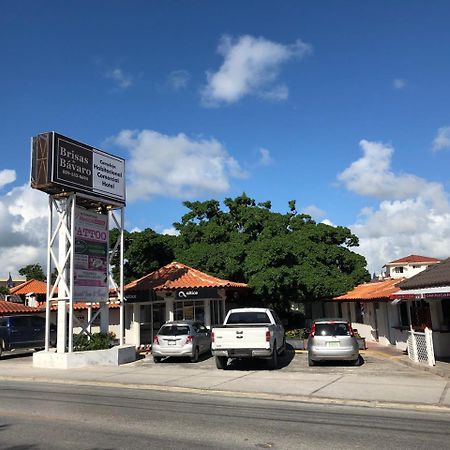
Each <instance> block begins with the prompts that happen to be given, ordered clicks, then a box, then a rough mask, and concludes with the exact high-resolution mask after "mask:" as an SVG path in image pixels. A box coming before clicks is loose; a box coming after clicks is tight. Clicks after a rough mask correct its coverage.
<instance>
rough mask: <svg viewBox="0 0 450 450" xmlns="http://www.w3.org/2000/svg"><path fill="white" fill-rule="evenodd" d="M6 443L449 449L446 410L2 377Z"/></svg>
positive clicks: (0, 436) (0, 425) (1, 421)
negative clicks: (17, 380) (311, 402)
mask: <svg viewBox="0 0 450 450" xmlns="http://www.w3.org/2000/svg"><path fill="white" fill-rule="evenodd" d="M0 404H1V405H2V408H1V410H0V448H2V449H10V450H13V449H21V450H27V449H30V450H31V449H32V450H37V449H92V450H93V449H124V448H126V449H140V448H155V449H196V450H198V449H238V448H239V449H241V448H242V449H258V448H260V449H261V448H268V449H303V448H308V449H324V448H333V449H348V448H364V449H372V448H373V449H392V448H395V449H430V448H433V449H450V415H448V414H438V413H419V412H410V411H394V410H383V409H370V408H357V407H336V406H329V405H305V404H302V403H295V402H294V403H293V402H283V401H269V400H264V401H262V400H252V399H245V398H244V399H240V398H224V397H218V396H213V395H208V396H205V395H202V396H198V395H192V394H185V393H169V392H154V391H146V390H128V389H108V388H102V387H95V388H94V387H81V386H60V385H45V384H35V385H33V384H26V383H15V382H3V383H2V385H1V386H0Z"/></svg>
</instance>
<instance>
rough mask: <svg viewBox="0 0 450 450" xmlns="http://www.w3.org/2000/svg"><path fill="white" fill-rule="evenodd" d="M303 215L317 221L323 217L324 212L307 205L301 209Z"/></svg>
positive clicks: (314, 206) (316, 207)
mask: <svg viewBox="0 0 450 450" xmlns="http://www.w3.org/2000/svg"><path fill="white" fill-rule="evenodd" d="M301 212H302V213H303V214H308V215H309V216H311V217H312V218H313V219H314V220H318V219H320V218H322V217H323V216H324V215H325V211H323V210H322V209H320V208H319V207H318V206H316V205H309V206H306V207H305V208H303V209H302V211H301Z"/></svg>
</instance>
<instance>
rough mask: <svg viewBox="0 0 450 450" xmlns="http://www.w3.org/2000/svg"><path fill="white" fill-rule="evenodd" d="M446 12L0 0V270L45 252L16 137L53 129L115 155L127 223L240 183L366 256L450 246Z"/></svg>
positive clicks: (404, 6) (389, 4)
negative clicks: (122, 173) (348, 237)
mask: <svg viewBox="0 0 450 450" xmlns="http://www.w3.org/2000/svg"><path fill="white" fill-rule="evenodd" d="M449 17H450V4H449V3H448V2H446V1H434V2H432V3H430V2H426V1H408V2H407V1H377V2H360V1H339V2H338V1H336V2H325V1H309V2H305V1H285V2H277V3H274V2H268V1H227V2H212V1H209V2H207V1H195V2H194V1H164V2H163V1H160V2H156V1H131V2H122V1H108V2H101V1H77V2H75V1H72V2H71V1H66V2H58V1H21V2H8V3H5V4H4V5H3V9H2V14H1V16H0V51H1V63H0V99H1V101H0V114H1V121H0V130H1V132H0V148H1V154H2V156H3V157H2V162H1V164H0V211H1V213H2V218H3V220H2V222H1V224H0V249H1V252H2V255H3V258H2V260H3V264H2V266H3V267H2V268H1V269H0V272H2V273H3V274H7V272H8V271H11V272H12V273H17V269H18V268H20V267H23V266H24V265H26V264H30V263H34V262H36V261H40V262H42V263H44V262H45V246H46V243H45V239H46V197H45V195H44V194H43V193H40V192H36V191H31V189H30V188H29V187H28V184H29V158H30V156H29V153H30V150H29V141H30V137H31V136H33V135H35V134H38V133H40V132H44V131H51V130H54V131H57V132H59V133H61V134H65V135H67V136H70V137H72V138H74V139H77V140H80V141H82V142H86V143H88V144H91V145H93V146H96V147H98V148H101V149H104V150H106V151H109V152H112V153H114V154H117V155H120V156H123V157H124V158H126V160H127V174H128V179H127V185H128V199H129V201H128V205H127V209H126V225H127V229H129V230H133V229H144V228H146V227H151V228H153V229H155V230H156V231H158V232H170V229H171V226H172V223H173V222H175V221H177V220H179V219H180V217H181V215H182V214H183V213H184V212H185V211H186V210H185V209H184V207H183V206H182V202H183V201H184V200H205V199H209V198H216V199H218V200H223V199H224V198H225V197H229V196H236V195H239V194H240V193H242V192H243V191H245V192H246V193H247V194H248V195H250V196H252V197H254V198H255V199H256V200H257V201H265V200H271V201H272V204H273V209H274V210H276V211H286V210H287V203H288V201H289V200H291V199H296V200H297V207H298V209H299V210H302V211H306V212H309V213H311V214H312V216H313V217H314V218H315V219H316V220H317V221H326V222H327V223H330V224H333V225H344V226H349V227H350V228H351V229H352V230H353V231H354V232H355V233H356V234H357V235H358V236H359V237H360V243H361V246H360V247H359V249H358V250H357V251H359V252H360V253H362V254H363V255H364V256H366V258H367V261H368V269H369V270H370V271H371V272H373V271H376V272H379V271H380V270H381V266H382V265H383V264H384V263H386V262H388V261H391V260H393V259H396V258H399V257H402V256H406V255H409V254H422V255H426V256H433V257H441V258H445V257H448V256H450V202H449V196H448V193H449V189H450V184H449V181H450V175H449V171H448V167H449V162H450V113H449V106H448V105H449V104H450V101H449V100H450V90H449V88H448V80H449V79H450V58H449V55H450V29H449V27H448V18H449ZM0 276H3V275H0ZM6 276H7V275H6Z"/></svg>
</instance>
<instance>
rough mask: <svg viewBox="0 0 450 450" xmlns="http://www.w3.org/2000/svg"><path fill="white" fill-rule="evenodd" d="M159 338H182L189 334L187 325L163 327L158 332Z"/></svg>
mask: <svg viewBox="0 0 450 450" xmlns="http://www.w3.org/2000/svg"><path fill="white" fill-rule="evenodd" d="M158 334H159V335H161V336H183V335H187V334H189V326H188V325H164V326H163V327H162V328H161V329H160V330H159V333H158Z"/></svg>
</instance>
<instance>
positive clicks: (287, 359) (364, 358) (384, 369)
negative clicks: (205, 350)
mask: <svg viewBox="0 0 450 450" xmlns="http://www.w3.org/2000/svg"><path fill="white" fill-rule="evenodd" d="M360 360H361V364H360V365H359V366H357V367H355V366H352V365H351V364H349V363H346V362H342V363H341V362H324V363H322V364H320V365H316V366H313V367H309V366H308V353H307V352H306V351H301V352H294V351H286V353H285V354H284V355H283V356H282V357H280V358H279V369H278V371H280V372H287V373H289V372H301V373H305V374H337V375H339V374H342V375H349V374H358V375H368V376H385V375H386V374H389V376H394V377H395V376H397V377H400V376H409V377H423V376H427V375H428V374H424V373H423V372H422V371H421V370H419V369H416V368H413V367H408V366H405V365H403V364H400V363H398V362H396V358H395V357H391V356H389V355H386V356H382V355H380V354H379V353H377V352H371V351H361V358H360ZM137 364H139V365H142V366H144V367H151V366H158V367H161V368H169V367H170V368H174V369H175V368H178V369H182V368H185V369H186V368H189V369H199V370H200V369H201V370H214V371H217V370H218V369H217V368H216V364H215V361H214V358H213V357H211V356H203V357H202V358H201V359H200V361H199V362H198V363H191V362H189V360H188V359H177V358H168V359H166V360H164V361H163V362H161V363H159V364H155V363H154V362H153V360H152V357H151V355H147V356H146V357H145V358H144V359H143V360H141V361H140V362H138V363H137ZM227 371H241V372H248V371H269V369H268V365H267V362H266V361H264V360H240V361H239V360H233V361H232V362H231V364H229V366H228V368H227Z"/></svg>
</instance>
